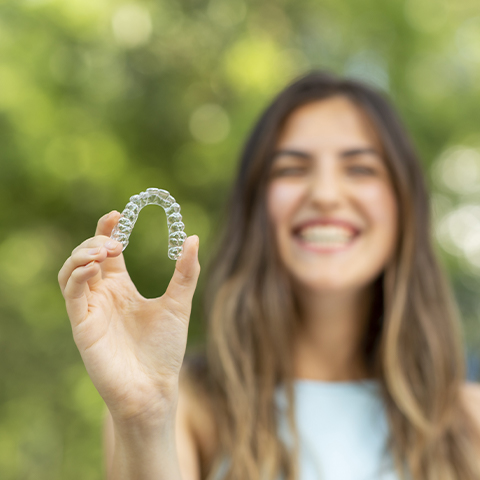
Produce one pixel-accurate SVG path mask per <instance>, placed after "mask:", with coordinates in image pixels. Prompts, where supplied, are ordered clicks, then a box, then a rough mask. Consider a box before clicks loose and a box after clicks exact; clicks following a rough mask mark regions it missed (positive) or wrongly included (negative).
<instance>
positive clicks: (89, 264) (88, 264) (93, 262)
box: [85, 260, 95, 268]
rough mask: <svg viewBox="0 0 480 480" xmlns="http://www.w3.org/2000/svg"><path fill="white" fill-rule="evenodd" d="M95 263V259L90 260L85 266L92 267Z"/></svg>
mask: <svg viewBox="0 0 480 480" xmlns="http://www.w3.org/2000/svg"><path fill="white" fill-rule="evenodd" d="M94 265H95V260H92V261H91V262H90V263H87V264H86V265H85V268H89V267H93V266H94Z"/></svg>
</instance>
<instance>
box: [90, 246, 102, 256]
mask: <svg viewBox="0 0 480 480" xmlns="http://www.w3.org/2000/svg"><path fill="white" fill-rule="evenodd" d="M99 251H100V247H96V248H91V249H90V250H89V251H88V254H89V255H96V254H97V253H98V252H99Z"/></svg>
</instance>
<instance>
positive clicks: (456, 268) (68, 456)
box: [0, 0, 480, 480]
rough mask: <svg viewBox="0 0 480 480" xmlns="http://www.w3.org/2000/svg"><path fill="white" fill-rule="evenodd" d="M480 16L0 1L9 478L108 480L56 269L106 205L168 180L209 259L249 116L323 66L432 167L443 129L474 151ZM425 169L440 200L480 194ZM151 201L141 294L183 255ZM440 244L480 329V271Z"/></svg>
mask: <svg viewBox="0 0 480 480" xmlns="http://www.w3.org/2000/svg"><path fill="white" fill-rule="evenodd" d="M475 9H477V10H475ZM479 15H480V11H479V10H478V7H477V5H476V2H471V1H468V0H457V1H456V2H448V3H447V2H444V1H441V0H440V1H439V0H406V1H405V2H404V1H398V0H396V1H388V2H385V1H381V0H365V1H362V2H353V1H350V2H349V1H347V0H325V1H323V2H317V1H313V0H280V1H277V2H273V1H265V2H253V1H248V2H246V1H244V0H228V1H225V0H210V1H209V2H208V1H205V0H179V1H167V0H155V1H153V0H151V1H150V0H144V1H140V0H139V1H134V0H131V1H130V2H123V1H117V0H103V1H99V0H3V1H0V185H1V188H0V204H1V205H3V208H2V209H0V225H1V229H0V312H1V316H2V321H1V323H0V362H1V365H2V374H1V388H0V477H1V478H2V479H5V480H11V479H25V480H30V479H32V480H33V479H34V480H43V479H48V480H55V479H65V478H68V479H71V480H75V479H85V478H88V479H90V480H95V479H100V478H102V459H101V438H100V430H101V424H102V417H103V408H104V407H103V404H102V401H101V399H100V397H99V396H98V394H97V393H96V391H95V389H94V388H93V386H92V385H91V383H90V381H89V379H88V377H87V375H86V373H85V370H84V368H83V366H82V363H81V359H80V357H79V355H78V352H77V350H76V348H75V345H74V343H73V340H72V337H71V332H70V326H69V322H68V318H67V316H66V313H65V309H64V304H63V299H62V296H61V294H60V291H59V289H58V285H57V279H56V275H57V273H58V270H59V269H60V267H61V265H62V263H63V262H64V261H65V259H66V258H67V257H68V256H69V254H70V252H71V250H72V249H73V248H74V247H75V246H76V245H78V244H79V243H80V242H82V241H83V240H84V239H86V238H88V237H90V236H92V235H93V233H94V230H95V224H96V221H97V219H98V218H99V217H100V216H101V215H103V214H104V213H106V212H108V211H110V210H112V209H117V210H121V209H122V208H123V207H124V205H125V203H126V202H127V200H128V198H129V197H130V195H133V194H134V193H138V192H140V191H142V190H145V189H146V188H147V187H151V186H155V187H160V188H166V189H167V190H169V191H170V192H172V194H173V195H174V196H175V197H176V198H177V199H178V201H179V203H180V204H181V206H182V213H183V215H184V219H185V224H186V231H187V233H188V234H193V233H196V234H198V235H199V236H200V239H201V262H202V263H203V262H205V261H206V259H207V257H208V255H209V253H210V251H211V246H212V245H213V241H214V239H215V235H216V232H217V231H218V225H219V222H220V221H221V218H222V208H223V205H224V203H225V200H226V197H227V194H228V191H229V186H230V184H231V180H232V178H233V176H234V174H235V169H236V157H237V155H238V151H239V150H240V148H241V145H242V141H243V139H244V137H245V135H246V133H247V132H248V130H249V129H250V126H251V124H252V122H253V121H254V119H255V118H256V117H257V115H258V114H259V112H260V111H261V110H262V108H263V107H264V106H265V105H266V103H267V102H268V101H269V99H270V98H271V97H272V95H273V94H274V93H275V92H276V91H277V90H278V89H280V88H281V87H282V86H283V85H285V84H286V83H287V82H288V81H290V80H291V79H292V78H293V77H295V76H296V75H299V74H301V73H302V72H304V71H306V70H307V69H309V68H313V67H315V68H317V67H320V68H327V69H330V70H332V71H335V72H337V73H343V74H348V75H351V76H356V77H359V78H361V79H364V80H366V81H368V82H371V83H373V84H375V85H377V86H379V87H380V88H382V89H384V90H386V91H387V92H388V93H389V94H390V95H391V97H392V99H393V100H394V102H395V103H396V105H397V106H398V107H399V109H400V111H401V113H402V115H403V117H404V119H405V121H406V123H407V125H408V126H409V129H410V130H411V132H412V134H413V137H414V139H415V142H416V143H417V145H418V147H419V149H420V151H421V154H422V158H423V161H424V165H425V168H426V170H427V171H428V170H429V168H430V166H431V165H432V164H433V163H434V160H435V159H436V158H437V157H438V156H439V155H440V153H441V152H443V151H444V150H445V149H446V148H447V147H449V146H452V145H466V146H470V147H472V148H478V145H479V141H480V137H479V134H478V120H479V116H478V105H479V103H480V88H479V86H478V85H480V83H479V79H480V41H479V40H480V17H479ZM431 183H432V189H433V190H434V191H436V192H437V193H438V194H439V195H440V196H439V197H438V198H437V199H438V200H439V203H438V202H437V203H438V205H440V207H442V206H443V207H442V208H443V210H441V208H440V210H441V212H440V213H441V214H442V215H446V214H447V213H448V212H449V211H453V210H454V209H455V207H456V205H458V204H461V203H462V202H470V203H472V202H477V203H478V201H479V198H478V192H477V191H476V190H475V191H474V192H473V193H472V192H470V193H469V194H468V195H469V196H468V195H467V196H465V195H463V196H462V195H458V194H456V193H455V192H453V193H452V191H451V190H449V189H448V188H447V187H445V185H443V184H442V183H441V182H439V183H434V182H433V181H432V182H431ZM442 199H443V200H442ZM442 202H443V203H442ZM157 210H158V209H157ZM157 210H156V209H154V208H153V207H149V208H147V209H146V211H145V213H142V215H141V216H140V219H139V222H138V224H137V227H136V228H135V232H134V234H133V235H132V238H131V244H130V247H129V248H128V250H127V251H126V254H125V256H126V261H127V264H128V267H129V270H130V272H131V275H132V278H133V279H134V281H135V283H136V284H137V286H138V288H139V290H140V292H141V293H143V294H144V295H146V296H156V295H159V294H161V293H162V292H163V290H164V288H165V286H166V285H167V282H168V279H169V277H170V276H171V273H172V271H173V267H174V265H173V262H171V261H170V260H168V258H167V247H166V245H167V240H166V237H167V229H166V225H165V221H164V218H163V217H162V215H163V212H159V211H157ZM440 213H439V216H438V220H439V221H440V220H441V218H443V217H441V215H440ZM457 250H458V249H457ZM439 252H440V254H441V255H442V257H443V259H444V262H445V264H446V266H447V267H448V269H449V272H450V274H451V277H452V280H453V282H454V284H455V287H456V291H457V294H458V298H459V301H460V304H461V305H460V306H461V309H462V312H463V314H464V316H465V318H466V319H467V321H466V327H467V329H466V331H467V335H468V340H469V341H470V343H471V344H472V345H475V346H478V345H479V344H480V335H479V333H478V332H479V331H480V329H479V328H478V326H479V325H478V312H479V307H480V305H479V301H478V295H476V292H477V291H478V287H479V282H478V278H477V276H478V269H477V270H476V269H475V268H473V269H472V268H470V267H471V264H470V263H471V262H470V263H468V262H466V261H465V258H464V257H462V254H461V252H459V251H456V253H455V251H454V252H453V253H452V252H450V253H445V251H443V250H441V249H440V248H439ZM202 288H203V280H201V282H200V286H199V292H198V294H197V296H196V299H195V305H194V315H193V319H192V327H191V332H190V335H191V338H190V344H191V345H195V343H198V342H200V341H201V339H202V328H201V308H200V300H199V299H200V297H201V291H202Z"/></svg>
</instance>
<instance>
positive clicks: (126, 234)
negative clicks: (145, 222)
mask: <svg viewBox="0 0 480 480" xmlns="http://www.w3.org/2000/svg"><path fill="white" fill-rule="evenodd" d="M146 205H160V206H161V207H163V209H164V210H165V213H166V214H167V223H168V258H170V259H172V260H178V259H179V258H180V257H181V256H182V253H183V242H184V241H185V239H186V238H187V235H186V233H185V232H184V231H183V229H184V228H185V225H184V224H183V222H182V216H181V215H180V205H179V204H178V203H177V202H176V201H175V199H174V198H173V197H172V196H171V195H170V193H169V192H167V191H166V190H161V189H160V188H147V190H146V191H145V192H141V193H139V194H138V195H133V196H132V197H130V201H129V202H128V203H127V205H126V207H125V208H124V209H123V212H122V215H121V216H120V219H119V220H118V223H117V225H115V227H114V229H113V230H112V234H111V235H110V238H112V239H113V240H116V241H117V242H120V243H122V244H123V249H122V251H123V250H125V249H126V248H127V245H128V239H129V238H130V235H131V233H132V230H133V227H134V226H135V222H136V221H137V218H138V214H139V213H140V210H141V209H142V208H143V207H145V206H146Z"/></svg>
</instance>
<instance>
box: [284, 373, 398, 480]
mask: <svg viewBox="0 0 480 480" xmlns="http://www.w3.org/2000/svg"><path fill="white" fill-rule="evenodd" d="M294 395H295V402H296V405H295V419H296V423H297V429H298V435H299V442H300V455H299V462H300V465H299V473H300V477H299V478H300V480H398V476H397V474H396V473H395V470H394V466H393V461H392V458H391V456H390V454H389V452H388V450H387V442H388V436H389V428H388V423H387V418H386V414H385V408H384V405H383V401H382V399H381V396H380V386H379V384H378V383H377V382H376V381H374V380H366V381H365V380H364V381H359V382H321V381H313V380H296V381H295V382H294ZM276 401H277V405H278V407H279V412H280V418H279V420H278V422H279V423H278V428H279V434H280V435H281V436H282V438H283V439H284V441H285V442H286V444H287V445H289V444H291V436H290V435H289V428H288V424H287V418H286V415H285V409H286V405H287V403H286V397H285V395H284V391H283V389H277V392H276Z"/></svg>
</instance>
